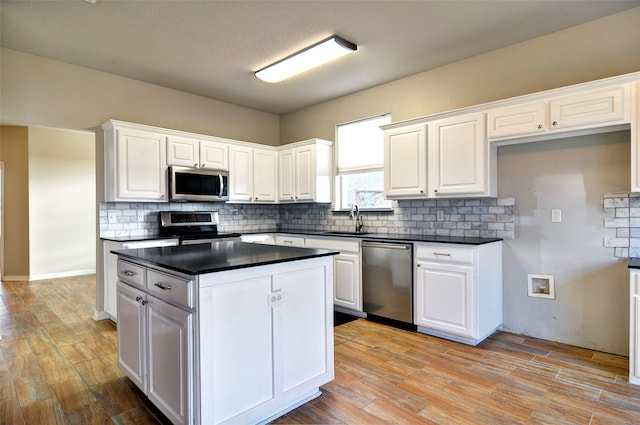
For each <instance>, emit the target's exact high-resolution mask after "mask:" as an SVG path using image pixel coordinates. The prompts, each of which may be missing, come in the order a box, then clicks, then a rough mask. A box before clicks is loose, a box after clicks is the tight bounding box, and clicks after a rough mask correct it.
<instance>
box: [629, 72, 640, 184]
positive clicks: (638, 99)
mask: <svg viewBox="0 0 640 425" xmlns="http://www.w3.org/2000/svg"><path fill="white" fill-rule="evenodd" d="M634 92H635V116H634V118H633V119H632V120H631V191H632V192H640V83H637V84H635V85H634ZM632 109H634V108H632Z"/></svg>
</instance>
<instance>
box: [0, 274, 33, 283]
mask: <svg viewBox="0 0 640 425" xmlns="http://www.w3.org/2000/svg"><path fill="white" fill-rule="evenodd" d="M21 280H23V281H25V282H26V281H28V280H29V276H10V275H9V276H2V281H4V282H19V281H21Z"/></svg>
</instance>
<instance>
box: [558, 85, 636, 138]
mask: <svg viewBox="0 0 640 425" xmlns="http://www.w3.org/2000/svg"><path fill="white" fill-rule="evenodd" d="M629 97H630V93H629V85H624V86H615V87H611V88H607V89H602V90H594V91H588V92H585V93H579V94H575V95H571V96H565V97H561V98H557V99H552V100H551V101H550V102H549V123H550V128H551V129H552V130H555V129H562V128H567V127H584V126H594V125H607V124H611V123H621V122H625V121H626V122H628V121H629V117H630V115H629Z"/></svg>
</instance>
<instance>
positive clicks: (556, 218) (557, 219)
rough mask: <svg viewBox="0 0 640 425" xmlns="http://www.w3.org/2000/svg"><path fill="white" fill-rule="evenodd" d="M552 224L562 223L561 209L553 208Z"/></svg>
mask: <svg viewBox="0 0 640 425" xmlns="http://www.w3.org/2000/svg"><path fill="white" fill-rule="evenodd" d="M551 222H552V223H562V210H561V209H560V208H551Z"/></svg>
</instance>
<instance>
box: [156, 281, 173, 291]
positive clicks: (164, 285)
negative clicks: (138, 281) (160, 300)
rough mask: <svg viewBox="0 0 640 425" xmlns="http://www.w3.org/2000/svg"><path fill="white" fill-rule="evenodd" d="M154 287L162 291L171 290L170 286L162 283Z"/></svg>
mask: <svg viewBox="0 0 640 425" xmlns="http://www.w3.org/2000/svg"><path fill="white" fill-rule="evenodd" d="M156 286H157V287H158V288H160V289H162V290H163V291H168V290H170V289H171V285H170V284H168V283H162V282H158V283H156Z"/></svg>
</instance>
